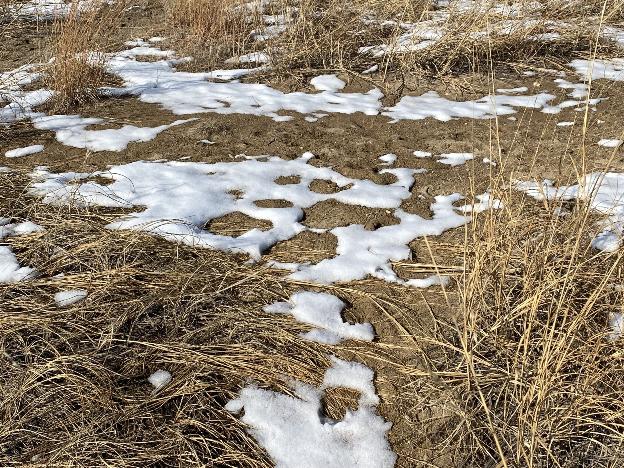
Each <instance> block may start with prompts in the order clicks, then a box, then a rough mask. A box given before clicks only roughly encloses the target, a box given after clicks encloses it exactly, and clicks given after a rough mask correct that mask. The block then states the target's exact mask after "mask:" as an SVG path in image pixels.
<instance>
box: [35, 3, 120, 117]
mask: <svg viewBox="0 0 624 468" xmlns="http://www.w3.org/2000/svg"><path fill="white" fill-rule="evenodd" d="M124 7H125V2H124V1H120V2H115V3H112V4H109V3H108V2H106V1H105V0H102V1H98V2H94V3H92V4H90V5H89V6H88V8H86V9H85V8H80V7H79V3H74V4H72V8H71V9H70V11H69V13H68V14H67V16H63V17H59V18H56V19H55V20H54V27H53V33H52V38H51V40H52V44H51V54H52V57H53V59H52V62H51V64H50V66H49V67H48V69H47V73H46V80H45V81H46V85H47V86H48V87H49V88H50V89H52V90H53V91H54V92H55V95H54V99H53V102H52V106H53V108H54V109H55V110H66V109H68V108H70V107H72V106H76V105H80V104H83V103H85V102H88V101H90V100H93V99H96V98H97V97H98V88H99V87H101V86H103V85H104V84H105V83H106V82H107V80H109V79H110V78H109V77H108V76H107V74H106V70H105V68H104V61H105V57H104V55H103V52H105V51H106V50H107V47H108V46H109V44H110V42H111V41H112V39H113V37H114V35H115V33H116V32H117V31H118V30H119V25H120V18H121V13H122V11H123V9H124Z"/></svg>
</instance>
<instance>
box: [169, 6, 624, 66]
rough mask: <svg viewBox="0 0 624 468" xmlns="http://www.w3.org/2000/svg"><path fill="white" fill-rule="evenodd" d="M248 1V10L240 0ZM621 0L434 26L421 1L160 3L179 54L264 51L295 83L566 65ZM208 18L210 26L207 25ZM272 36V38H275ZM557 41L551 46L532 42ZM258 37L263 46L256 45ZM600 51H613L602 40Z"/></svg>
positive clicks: (452, 19) (461, 16) (470, 16)
mask: <svg viewBox="0 0 624 468" xmlns="http://www.w3.org/2000/svg"><path fill="white" fill-rule="evenodd" d="M243 3H244V2H243ZM623 6H624V2H623V1H622V0H595V1H592V2H576V3H572V4H571V3H570V2H567V1H566V2H563V1H556V2H548V3H546V4H544V6H543V7H541V8H540V9H538V10H536V9H535V2H529V1H526V2H516V3H514V7H508V8H510V9H508V10H504V9H501V4H499V3H496V2H491V3H488V2H483V3H482V6H481V8H480V9H476V10H474V9H473V10H464V9H461V8H457V7H455V6H453V7H452V8H450V9H449V10H448V13H449V15H448V17H447V18H446V19H445V20H442V21H440V20H439V19H436V18H439V14H438V13H439V11H441V10H439V9H436V7H435V5H434V4H433V3H432V2H430V1H427V0H418V1H413V0H391V1H385V2H382V1H378V0H352V1H349V2H343V1H339V0H298V1H289V0H274V1H273V2H269V3H268V4H267V6H266V8H265V10H264V13H265V14H270V15H273V16H272V19H270V20H268V19H266V18H264V17H262V16H261V15H260V11H259V10H258V9H257V8H256V9H250V8H249V7H244V6H242V4H241V1H240V0H229V1H227V2H215V1H214V0H174V1H169V2H166V9H167V11H168V17H169V18H170V24H171V26H172V28H173V29H174V31H176V32H177V33H178V34H177V35H180V30H181V31H182V36H183V37H184V41H183V44H184V46H185V50H187V51H189V53H194V54H195V55H197V56H200V58H201V60H202V62H203V63H205V59H204V58H205V57H206V56H208V57H209V58H210V61H209V64H210V65H211V66H212V65H214V64H215V63H216V62H218V61H219V60H221V59H226V58H229V57H232V56H237V55H241V54H243V53H247V52H255V51H258V50H265V51H267V52H268V53H269V56H270V57H271V62H272V67H273V69H272V73H274V74H275V75H276V76H284V75H301V74H304V75H305V74H306V73H312V72H313V71H318V70H349V71H356V72H360V71H362V70H363V69H365V68H368V67H370V66H371V65H373V64H375V63H376V64H378V65H381V68H382V70H384V71H385V72H387V71H389V70H399V71H401V72H404V73H407V72H410V71H414V70H424V71H428V72H433V73H435V74H436V75H444V74H448V73H457V72H464V71H474V70H479V69H483V70H484V71H487V70H488V67H487V64H488V63H491V61H495V62H496V63H497V66H500V65H504V64H508V65H510V64H514V63H516V62H523V63H530V64H533V65H536V66H540V67H545V66H549V67H552V63H553V62H554V63H563V62H564V61H567V60H569V58H570V57H573V56H577V55H578V54H581V53H585V52H587V51H589V50H593V45H595V44H596V41H597V39H599V38H600V35H599V31H600V29H601V28H602V27H604V25H605V24H612V23H615V22H617V21H619V20H620V19H621V17H622V11H623ZM208 18H210V20H208ZM276 18H279V19H280V20H285V23H283V24H284V25H285V27H284V28H283V31H281V32H280V33H279V34H275V35H274V34H272V32H271V30H272V29H271V28H274V24H273V22H274V21H275V19H276ZM418 22H424V23H422V26H423V27H424V28H428V29H431V30H435V31H438V32H439V33H441V37H440V38H439V39H438V40H437V41H436V43H435V44H432V45H430V46H429V47H426V48H420V49H416V50H413V51H406V50H405V48H406V47H407V48H409V47H410V46H411V45H416V44H418V43H419V42H421V41H422V40H423V39H422V38H421V37H419V36H418V35H415V36H414V38H413V39H412V40H411V41H412V42H411V43H410V39H409V38H408V39H407V40H406V39H405V38H404V37H403V38H402V36H404V35H405V33H406V31H409V30H410V27H411V26H410V25H413V24H414V23H418ZM273 32H274V31H273ZM553 33H556V34H558V37H557V38H556V40H552V41H546V40H541V39H537V38H539V37H540V35H543V34H546V35H549V34H553ZM259 36H265V37H266V38H267V39H266V40H264V41H258V40H257V38H258V37H259ZM598 42H599V48H598V52H599V53H608V52H610V51H611V49H612V45H611V44H610V43H609V41H608V40H606V39H605V40H602V39H601V40H599V41H598ZM378 45H385V47H386V51H385V52H384V53H383V54H382V55H379V56H374V54H373V55H371V54H366V53H361V52H360V51H359V49H360V48H361V47H366V46H378Z"/></svg>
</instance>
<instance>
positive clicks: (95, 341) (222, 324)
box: [0, 173, 328, 467]
mask: <svg viewBox="0 0 624 468" xmlns="http://www.w3.org/2000/svg"><path fill="white" fill-rule="evenodd" d="M21 182H25V180H20V177H19V176H18V175H17V174H15V173H13V174H11V176H10V177H8V176H5V175H2V176H1V177H0V184H1V186H2V187H3V191H2V194H3V195H2V200H0V202H1V204H2V210H3V211H2V212H3V215H9V216H14V217H16V218H21V217H28V218H29V219H34V220H36V221H37V222H39V223H41V224H42V225H43V226H44V227H45V228H46V231H45V232H42V233H38V234H34V235H32V236H28V237H22V238H12V239H11V244H12V245H13V248H14V249H15V251H16V252H17V254H18V256H19V258H20V261H21V262H22V264H27V265H30V266H33V267H36V269H37V270H38V271H39V272H40V273H41V277H40V279H35V280H33V281H28V282H22V283H19V284H16V285H10V286H7V287H3V288H2V289H1V291H0V302H1V303H2V308H1V312H0V350H1V354H0V355H1V356H2V358H1V359H0V376H1V378H0V394H1V395H2V398H1V399H0V420H1V421H2V424H0V464H2V465H3V466H25V465H28V466H46V467H49V466H103V465H107V466H136V467H139V466H148V465H149V466H152V465H153V466H254V467H259V466H270V463H269V460H268V458H267V456H266V454H265V453H264V452H263V450H262V449H261V448H260V447H259V446H258V445H257V443H256V442H255V441H254V439H253V438H252V437H251V436H249V435H248V434H247V433H246V432H245V430H244V428H243V426H242V425H241V424H240V423H239V422H238V420H237V419H236V418H235V417H234V416H232V415H231V414H229V413H228V412H227V411H225V410H224V409H223V406H224V404H225V403H226V402H227V401H228V399H229V398H231V397H233V396H234V395H235V394H236V392H238V390H239V389H240V388H241V386H243V385H245V384H246V383H247V382H248V379H250V380H253V381H255V382H258V383H260V384H262V385H265V386H269V387H272V388H276V389H282V390H284V391H286V388H285V387H286V386H285V384H284V383H283V377H284V376H287V377H292V378H297V379H299V380H302V381H305V382H309V383H315V384H318V383H319V381H320V379H321V378H322V371H323V370H324V369H325V368H326V367H327V365H328V362H327V357H326V354H325V352H324V351H323V348H322V347H320V346H315V345H313V344H310V343H308V342H305V341H303V340H301V339H300V338H299V337H298V332H300V331H302V328H301V327H300V326H298V325H296V324H294V323H293V321H292V320H290V319H289V318H285V317H284V318H283V317H276V316H267V315H265V314H263V313H262V312H261V308H262V306H263V305H265V304H267V303H270V302H272V301H275V300H282V299H283V297H284V294H285V293H286V292H287V291H286V290H285V289H284V288H283V286H282V285H281V284H280V283H279V282H277V281H275V280H273V279H272V277H271V276H270V275H268V274H265V275H263V274H261V273H262V272H259V271H258V270H255V271H254V270H252V268H251V267H249V266H244V265H243V266H241V263H242V262H240V261H239V260H238V259H236V258H234V257H232V256H228V255H226V254H220V253H215V252H210V251H207V250H200V251H197V250H193V249H187V248H183V247H180V246H176V245H173V244H170V243H167V242H165V241H162V240H158V239H155V238H151V237H148V236H145V235H137V234H134V233H128V232H112V231H109V230H107V229H105V228H104V227H103V226H104V225H105V224H106V222H108V221H110V220H111V219H112V217H113V216H118V215H119V213H107V212H87V211H80V210H74V209H72V208H71V207H70V208H58V209H54V208H51V207H46V206H39V205H37V204H33V203H32V200H29V199H27V198H24V197H22V196H20V195H19V191H20V190H21V189H20V188H19V187H20V186H21V185H20V183H21ZM265 273H266V272H265ZM60 274H62V275H64V276H58V275H60ZM74 288H83V289H86V290H88V291H89V295H88V297H87V299H86V301H85V302H82V303H79V304H76V305H73V306H69V307H66V308H59V307H58V306H56V305H55V303H54V300H53V294H54V293H55V292H57V291H59V290H64V289H74ZM156 369H166V370H168V371H170V372H171V373H172V374H173V380H172V383H171V384H170V385H168V386H167V387H165V388H163V389H162V390H159V391H157V392H155V391H153V388H152V387H151V386H150V385H149V384H148V382H147V380H146V379H147V377H148V376H149V375H150V373H152V372H154V371H155V370H156Z"/></svg>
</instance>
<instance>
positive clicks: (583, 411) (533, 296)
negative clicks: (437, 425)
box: [418, 194, 624, 467]
mask: <svg viewBox="0 0 624 468" xmlns="http://www.w3.org/2000/svg"><path fill="white" fill-rule="evenodd" d="M504 202H505V204H506V205H505V206H506V207H505V208H504V209H501V210H496V211H493V212H490V213H487V214H484V215H481V219H479V220H478V222H476V223H474V224H473V225H472V227H471V228H469V232H468V237H467V245H468V246H469V247H468V251H467V252H466V260H465V262H466V273H465V275H464V276H463V278H462V279H461V281H460V288H459V290H460V293H461V294H460V306H459V310H460V317H459V319H458V322H457V324H456V325H448V326H441V327H440V328H439V329H438V330H437V332H438V333H437V335H438V336H437V338H436V339H435V340H434V341H435V342H436V345H435V346H433V347H432V350H431V353H430V355H431V356H435V357H434V358H433V359H432V361H431V363H432V367H433V369H434V371H432V377H433V378H431V379H428V380H427V382H426V383H423V382H422V381H421V383H422V384H423V385H422V387H420V388H419V390H418V391H419V392H420V393H421V398H422V399H423V406H427V405H430V404H431V402H432V401H433V402H435V401H437V402H440V403H443V404H444V406H445V408H446V410H447V414H449V413H453V414H454V416H452V417H451V416H448V420H452V421H453V424H452V425H451V427H449V428H447V429H446V439H444V437H442V439H444V443H445V444H448V446H452V447H453V446H454V447H457V453H458V457H459V458H460V459H463V461H464V464H465V465H467V466H517V467H532V466H535V467H537V466H561V467H573V466H621V465H622V463H623V461H624V460H623V459H622V456H623V454H624V451H623V449H624V435H623V434H624V400H623V399H622V388H624V372H622V371H623V370H624V361H623V360H622V359H623V356H624V354H623V353H622V339H621V338H620V339H614V336H613V335H612V330H611V327H610V325H609V320H610V317H611V314H613V313H618V312H620V311H621V310H622V300H623V299H624V297H623V292H622V284H623V281H624V269H623V266H624V264H623V262H622V253H621V252H619V253H615V254H612V255H607V254H602V253H597V252H596V251H595V250H592V249H591V248H590V246H589V242H590V240H591V237H592V234H595V225H594V222H593V221H594V220H592V219H590V217H589V216H588V212H587V209H586V208H584V207H579V206H576V207H564V208H571V211H568V212H567V214H565V215H564V216H554V215H553V214H552V213H553V208H554V206H552V204H551V205H550V206H545V207H542V208H535V207H534V204H533V203H532V202H531V203H527V204H524V203H523V202H522V200H521V196H520V195H518V194H515V195H511V194H507V196H506V197H505V200H504Z"/></svg>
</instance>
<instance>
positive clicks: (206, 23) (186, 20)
mask: <svg viewBox="0 0 624 468" xmlns="http://www.w3.org/2000/svg"><path fill="white" fill-rule="evenodd" d="M165 13H166V16H167V20H168V23H169V27H170V28H171V30H172V34H173V37H174V39H175V40H176V42H177V43H178V44H179V47H180V48H181V49H182V50H183V51H185V52H189V53H192V54H193V56H194V58H196V59H199V60H200V61H201V62H202V64H204V65H207V66H212V65H214V64H215V63H217V61H219V60H224V59H228V58H230V57H232V56H237V55H241V54H242V53H243V52H244V51H245V50H246V49H247V48H248V47H249V44H250V43H252V42H253V41H252V37H251V33H252V31H253V30H254V28H255V27H256V26H257V25H258V24H259V23H260V22H261V20H260V13H261V11H260V10H258V9H257V8H253V7H252V6H251V4H248V2H246V1H243V0H168V1H166V2H165Z"/></svg>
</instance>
